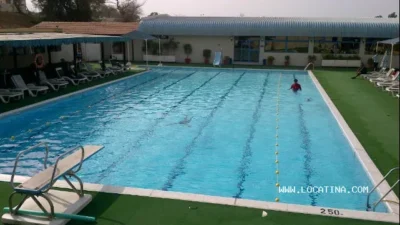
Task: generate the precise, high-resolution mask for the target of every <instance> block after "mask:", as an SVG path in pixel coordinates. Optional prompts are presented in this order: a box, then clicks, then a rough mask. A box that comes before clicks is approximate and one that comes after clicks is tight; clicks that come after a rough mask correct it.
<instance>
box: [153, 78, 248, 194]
mask: <svg viewBox="0 0 400 225" xmlns="http://www.w3.org/2000/svg"><path fill="white" fill-rule="evenodd" d="M245 73H246V72H244V73H242V74H241V75H240V76H239V78H238V79H236V81H235V82H234V83H233V84H232V86H231V87H230V88H229V89H228V90H227V92H225V94H224V95H223V96H221V97H220V100H219V102H218V103H217V104H216V105H215V106H214V108H213V109H212V110H211V113H210V114H209V115H208V117H207V118H206V121H205V122H204V123H203V124H202V125H201V127H200V129H199V131H198V132H197V135H196V136H195V137H194V138H193V139H192V141H191V142H190V143H189V144H188V145H187V146H186V148H185V154H184V155H183V156H182V157H181V158H180V159H179V160H178V162H177V164H175V166H174V167H173V168H172V169H171V171H170V172H169V175H168V179H167V181H166V182H165V183H164V185H163V187H162V188H161V189H162V190H163V191H167V190H168V189H171V188H172V186H173V183H174V181H175V180H176V178H178V177H179V176H181V175H182V174H184V168H185V163H186V159H187V158H188V157H189V156H190V155H191V154H192V153H193V151H194V149H193V147H194V146H195V144H196V142H197V140H198V139H199V138H200V136H201V135H202V134H203V131H204V129H205V128H206V127H207V126H208V125H209V124H210V122H211V119H212V118H213V117H214V115H215V113H216V112H217V110H218V109H219V108H220V107H221V105H222V104H223V103H224V102H225V99H226V97H227V96H228V95H229V93H230V92H231V91H232V90H233V89H234V88H235V87H237V84H238V83H239V81H240V80H241V79H242V78H243V76H244V75H245Z"/></svg>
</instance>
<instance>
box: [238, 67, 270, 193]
mask: <svg viewBox="0 0 400 225" xmlns="http://www.w3.org/2000/svg"><path fill="white" fill-rule="evenodd" d="M268 77H269V73H267V76H266V77H265V80H264V83H263V86H262V90H261V94H260V96H259V98H258V101H257V105H256V108H255V110H254V112H253V121H252V123H251V125H250V133H249V136H248V138H247V140H246V144H245V147H244V150H243V154H242V159H241V161H240V166H239V182H238V183H237V188H238V192H237V193H236V194H235V195H234V196H233V197H234V198H241V196H242V194H243V192H244V187H243V184H244V182H245V181H246V177H247V176H248V173H247V169H248V167H249V164H250V160H251V156H252V155H253V153H252V151H251V143H252V142H253V139H254V133H255V132H256V128H255V126H256V124H257V123H258V121H259V119H260V114H261V112H260V108H261V103H262V100H263V99H264V96H265V92H266V89H267V84H268Z"/></svg>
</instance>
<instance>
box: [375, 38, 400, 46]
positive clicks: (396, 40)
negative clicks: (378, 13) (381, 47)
mask: <svg viewBox="0 0 400 225" xmlns="http://www.w3.org/2000/svg"><path fill="white" fill-rule="evenodd" d="M378 43H379V44H389V45H395V44H397V43H399V38H393V39H389V40H384V41H378Z"/></svg>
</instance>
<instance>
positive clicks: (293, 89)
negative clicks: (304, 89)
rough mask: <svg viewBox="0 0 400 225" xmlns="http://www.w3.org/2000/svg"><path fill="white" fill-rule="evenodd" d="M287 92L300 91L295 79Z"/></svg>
mask: <svg viewBox="0 0 400 225" xmlns="http://www.w3.org/2000/svg"><path fill="white" fill-rule="evenodd" d="M289 90H292V91H293V92H297V91H299V90H300V91H301V85H300V84H299V83H298V80H297V79H294V83H293V84H292V86H290V88H289Z"/></svg>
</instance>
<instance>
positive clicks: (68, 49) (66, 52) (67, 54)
mask: <svg viewBox="0 0 400 225" xmlns="http://www.w3.org/2000/svg"><path fill="white" fill-rule="evenodd" d="M72 46H73V45H61V51H59V52H52V53H51V62H52V63H58V62H60V61H61V59H65V61H68V62H72V61H73V60H74V49H73V47H72ZM45 58H46V62H48V60H47V53H46V54H45Z"/></svg>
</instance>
